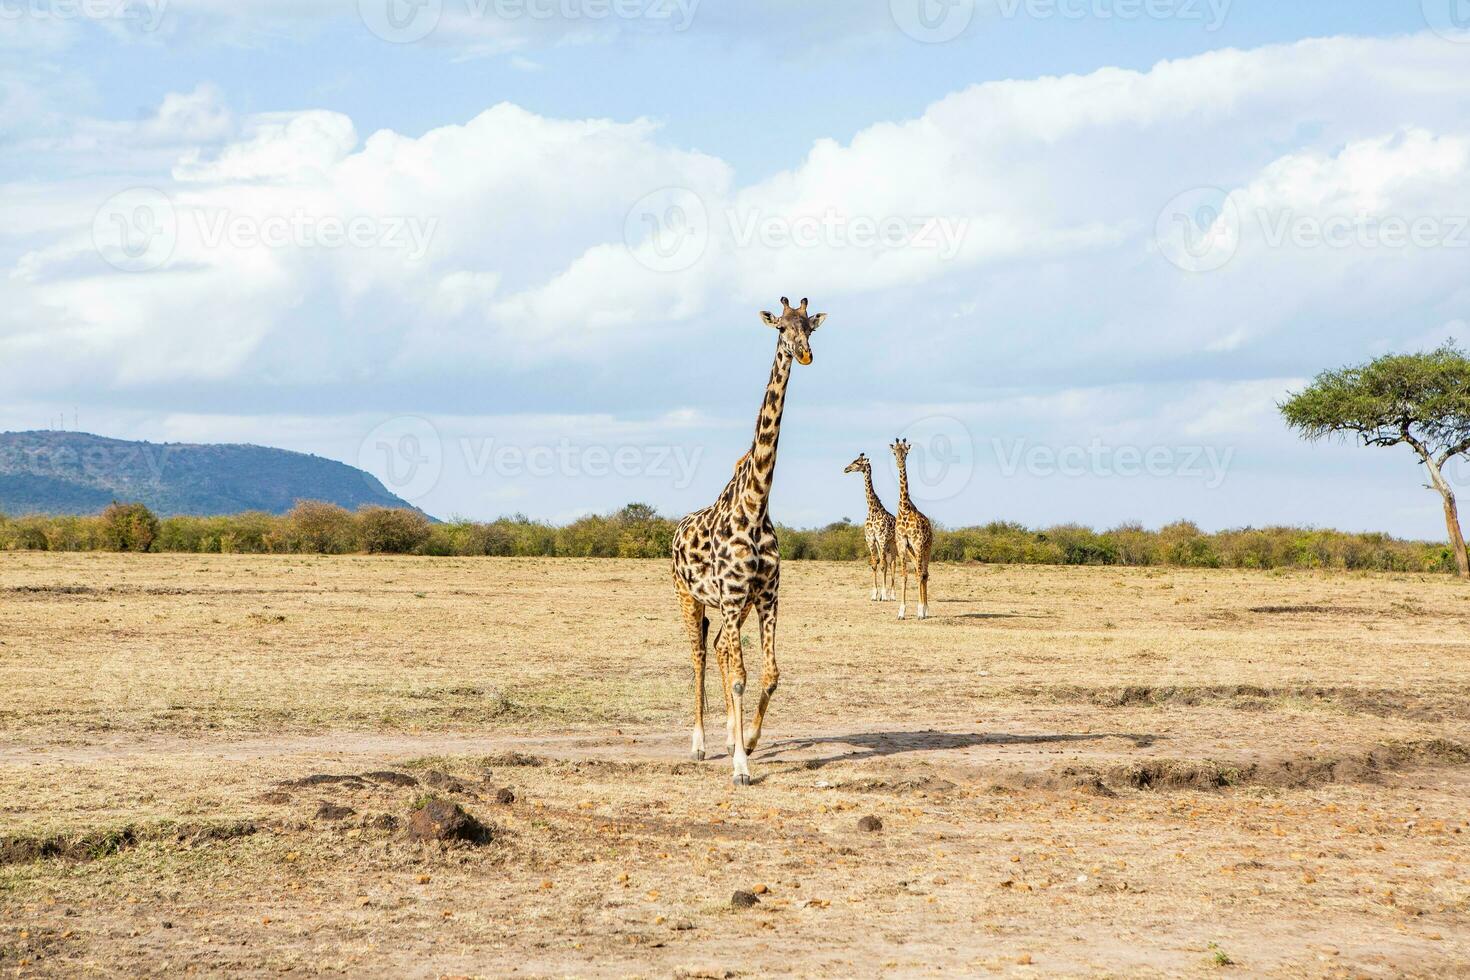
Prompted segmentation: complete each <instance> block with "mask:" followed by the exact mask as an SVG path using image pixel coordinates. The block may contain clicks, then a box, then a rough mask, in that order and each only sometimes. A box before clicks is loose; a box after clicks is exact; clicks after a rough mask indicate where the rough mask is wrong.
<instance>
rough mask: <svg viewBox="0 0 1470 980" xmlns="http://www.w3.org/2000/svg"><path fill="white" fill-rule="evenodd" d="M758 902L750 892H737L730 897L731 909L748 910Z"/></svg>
mask: <svg viewBox="0 0 1470 980" xmlns="http://www.w3.org/2000/svg"><path fill="white" fill-rule="evenodd" d="M759 902H760V899H758V898H756V897H755V895H753V894H752V893H750V892H743V891H738V892H736V893H735V894H733V895H731V896H730V907H731V908H737V909H748V908H750V907H752V906H753V905H756V904H757V903H759Z"/></svg>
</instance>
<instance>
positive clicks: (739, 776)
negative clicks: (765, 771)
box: [730, 772, 750, 786]
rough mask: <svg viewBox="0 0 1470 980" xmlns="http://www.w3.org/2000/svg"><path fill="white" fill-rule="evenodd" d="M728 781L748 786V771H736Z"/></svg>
mask: <svg viewBox="0 0 1470 980" xmlns="http://www.w3.org/2000/svg"><path fill="white" fill-rule="evenodd" d="M730 782H731V783H732V784H734V785H736V786H749V785H750V773H746V772H737V773H736V774H735V775H734V776H732V777H731V778H730Z"/></svg>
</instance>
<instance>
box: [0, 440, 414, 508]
mask: <svg viewBox="0 0 1470 980" xmlns="http://www.w3.org/2000/svg"><path fill="white" fill-rule="evenodd" d="M114 500H119V501H127V502H132V501H141V502H142V503H144V504H147V505H148V507H149V508H150V509H151V510H153V511H154V512H155V513H157V514H159V515H161V516H168V515H172V514H199V515H204V514H237V513H239V512H241V511H246V510H263V511H267V512H269V513H272V514H280V513H284V512H285V511H287V510H290V509H291V507H292V506H294V505H295V503H296V501H298V500H325V501H329V502H331V503H334V504H340V505H341V506H343V507H346V508H347V509H348V510H356V509H357V508H358V507H360V506H362V505H363V504H379V505H381V506H384V507H406V508H409V509H410V510H414V509H417V508H414V507H413V505H412V504H410V503H408V502H407V501H405V500H403V499H401V498H399V497H396V496H394V495H393V494H391V493H389V492H388V489H387V488H386V487H384V486H383V484H382V483H380V482H379V481H378V479H377V478H376V477H374V476H373V475H372V474H370V473H366V472H364V471H362V470H360V469H357V468H356V467H354V466H348V465H347V464H346V463H339V462H337V461H336V460H332V459H323V458H322V457H320V456H311V455H307V454H306V453H293V452H287V451H286V450H284V449H269V448H267V447H265V446H239V445H192V444H189V443H179V442H165V443H153V442H128V441H125V440H122V439H106V438H103V437H102V436H94V435H89V434H87V433H85V432H0V513H3V514H9V515H12V516H15V515H20V514H91V513H96V512H97V511H99V510H101V509H102V508H104V507H106V506H107V505H108V504H109V503H111V502H112V501H114Z"/></svg>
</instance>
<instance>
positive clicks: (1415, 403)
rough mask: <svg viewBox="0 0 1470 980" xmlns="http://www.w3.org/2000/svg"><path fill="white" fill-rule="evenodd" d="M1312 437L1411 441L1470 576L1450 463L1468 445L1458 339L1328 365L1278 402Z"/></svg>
mask: <svg viewBox="0 0 1470 980" xmlns="http://www.w3.org/2000/svg"><path fill="white" fill-rule="evenodd" d="M1278 407H1279V408H1280V409H1281V414H1282V415H1283V416H1284V417H1285V419H1286V423H1287V425H1289V426H1291V427H1292V428H1293V429H1296V430H1297V431H1298V432H1300V433H1301V435H1302V437H1303V438H1305V439H1310V440H1317V439H1323V438H1326V437H1328V436H1340V437H1342V438H1344V439H1347V438H1353V437H1356V438H1357V439H1358V440H1360V441H1361V442H1362V444H1363V445H1365V446H1397V445H1399V444H1400V443H1402V444H1404V445H1407V446H1409V447H1410V448H1412V449H1413V450H1414V452H1415V453H1417V454H1418V455H1419V462H1420V463H1421V464H1422V465H1423V466H1424V468H1425V469H1426V470H1427V471H1428V472H1429V483H1427V484H1425V486H1426V487H1428V488H1429V489H1432V490H1437V491H1438V492H1439V495H1440V497H1441V498H1443V500H1444V520H1445V528H1446V530H1448V531H1449V535H1450V548H1451V549H1452V550H1453V551H1454V553H1455V564H1456V566H1457V568H1458V569H1459V573H1460V576H1461V577H1462V578H1464V577H1466V576H1470V561H1467V559H1466V555H1465V537H1464V535H1463V534H1461V533H1460V515H1459V511H1458V510H1457V509H1456V506H1455V492H1454V490H1453V489H1452V488H1451V487H1450V484H1449V482H1448V481H1447V480H1445V478H1444V466H1445V464H1446V463H1447V462H1449V461H1450V460H1451V459H1453V458H1454V457H1456V456H1459V455H1463V454H1464V453H1466V452H1467V451H1470V359H1467V358H1466V356H1465V353H1464V352H1463V351H1461V350H1460V349H1459V348H1458V347H1456V346H1455V342H1454V341H1453V340H1451V341H1449V342H1448V343H1446V344H1444V345H1443V346H1442V347H1439V348H1437V349H1435V350H1432V351H1430V352H1428V353H1425V354H1388V355H1385V356H1384V357H1380V358H1378V359H1376V360H1373V361H1369V362H1368V363H1367V364H1360V365H1357V366H1355V367H1346V368H1342V369H1341V370H1338V371H1324V372H1323V373H1321V374H1319V375H1317V377H1316V378H1315V379H1314V380H1313V381H1312V383H1311V384H1310V385H1308V386H1307V387H1306V388H1304V389H1302V390H1301V391H1299V392H1296V393H1295V394H1292V395H1291V396H1290V397H1289V398H1287V400H1286V401H1285V402H1282V403H1281V404H1280V405H1279V406H1278Z"/></svg>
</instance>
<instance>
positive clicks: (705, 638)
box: [699, 613, 719, 717]
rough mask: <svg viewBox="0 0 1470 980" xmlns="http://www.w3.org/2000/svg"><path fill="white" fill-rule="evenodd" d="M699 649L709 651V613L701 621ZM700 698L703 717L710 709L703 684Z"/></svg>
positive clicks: (700, 709)
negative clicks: (706, 710) (707, 709)
mask: <svg viewBox="0 0 1470 980" xmlns="http://www.w3.org/2000/svg"><path fill="white" fill-rule="evenodd" d="M716 639H719V637H716ZM699 648H700V649H701V650H704V651H706V652H707V651H708V650H709V613H703V614H701V618H700V620H699ZM699 698H700V703H699V712H700V716H701V717H702V716H703V715H704V711H705V709H706V708H708V707H709V692H708V691H706V690H705V689H704V684H703V682H701V683H700V685H699Z"/></svg>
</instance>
